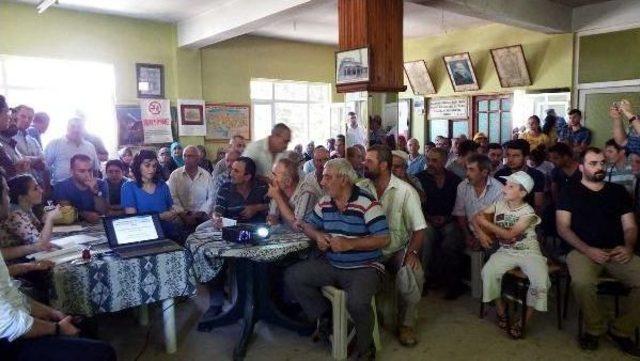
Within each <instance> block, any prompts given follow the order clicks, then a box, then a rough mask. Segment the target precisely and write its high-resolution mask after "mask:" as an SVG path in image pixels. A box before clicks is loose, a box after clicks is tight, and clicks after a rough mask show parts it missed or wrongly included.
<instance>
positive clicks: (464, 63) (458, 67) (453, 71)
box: [442, 53, 480, 92]
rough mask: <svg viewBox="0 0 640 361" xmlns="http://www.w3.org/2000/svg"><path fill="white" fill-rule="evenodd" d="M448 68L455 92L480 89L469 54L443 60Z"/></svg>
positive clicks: (449, 56)
mask: <svg viewBox="0 0 640 361" xmlns="http://www.w3.org/2000/svg"><path fill="white" fill-rule="evenodd" d="M442 59H443V60H444V66H445V68H447V73H448V74H449V79H450V80H451V86H453V91H456V92H464V91H470V90H478V89H480V85H479V84H478V78H476V73H475V71H474V70H473V64H472V63H471V57H470V56H469V53H460V54H453V55H447V56H444V57H443V58H442Z"/></svg>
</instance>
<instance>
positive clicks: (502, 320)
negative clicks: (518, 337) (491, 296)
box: [496, 312, 509, 332]
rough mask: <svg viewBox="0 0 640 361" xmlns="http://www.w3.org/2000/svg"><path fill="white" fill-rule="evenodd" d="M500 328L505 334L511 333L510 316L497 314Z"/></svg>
mask: <svg viewBox="0 0 640 361" xmlns="http://www.w3.org/2000/svg"><path fill="white" fill-rule="evenodd" d="M496 317H497V320H496V323H497V324H498V328H500V329H501V330H502V331H504V332H509V315H508V314H507V313H506V312H505V314H504V315H499V314H496Z"/></svg>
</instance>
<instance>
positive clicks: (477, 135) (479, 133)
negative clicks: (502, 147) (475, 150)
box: [473, 132, 489, 142]
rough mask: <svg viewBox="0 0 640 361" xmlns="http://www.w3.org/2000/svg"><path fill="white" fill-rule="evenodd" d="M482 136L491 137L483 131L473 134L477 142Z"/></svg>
mask: <svg viewBox="0 0 640 361" xmlns="http://www.w3.org/2000/svg"><path fill="white" fill-rule="evenodd" d="M480 138H484V139H489V137H487V135H486V134H484V133H483V132H477V133H476V135H474V136H473V141H474V142H477V141H478V139H480Z"/></svg>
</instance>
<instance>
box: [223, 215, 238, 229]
mask: <svg viewBox="0 0 640 361" xmlns="http://www.w3.org/2000/svg"><path fill="white" fill-rule="evenodd" d="M237 223H238V221H236V220H235V219H231V218H224V217H222V227H231V226H235V225H236V224H237Z"/></svg>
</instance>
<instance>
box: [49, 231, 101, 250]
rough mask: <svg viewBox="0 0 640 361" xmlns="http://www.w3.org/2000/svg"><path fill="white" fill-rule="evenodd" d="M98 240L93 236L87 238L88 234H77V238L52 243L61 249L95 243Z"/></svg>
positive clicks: (72, 237)
mask: <svg viewBox="0 0 640 361" xmlns="http://www.w3.org/2000/svg"><path fill="white" fill-rule="evenodd" d="M98 240H100V239H99V238H96V237H92V236H87V235H86V234H77V235H75V236H69V237H62V238H58V239H54V240H52V241H51V244H53V245H56V246H58V247H60V248H70V247H74V246H77V245H81V244H85V243H89V242H95V241H98Z"/></svg>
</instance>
